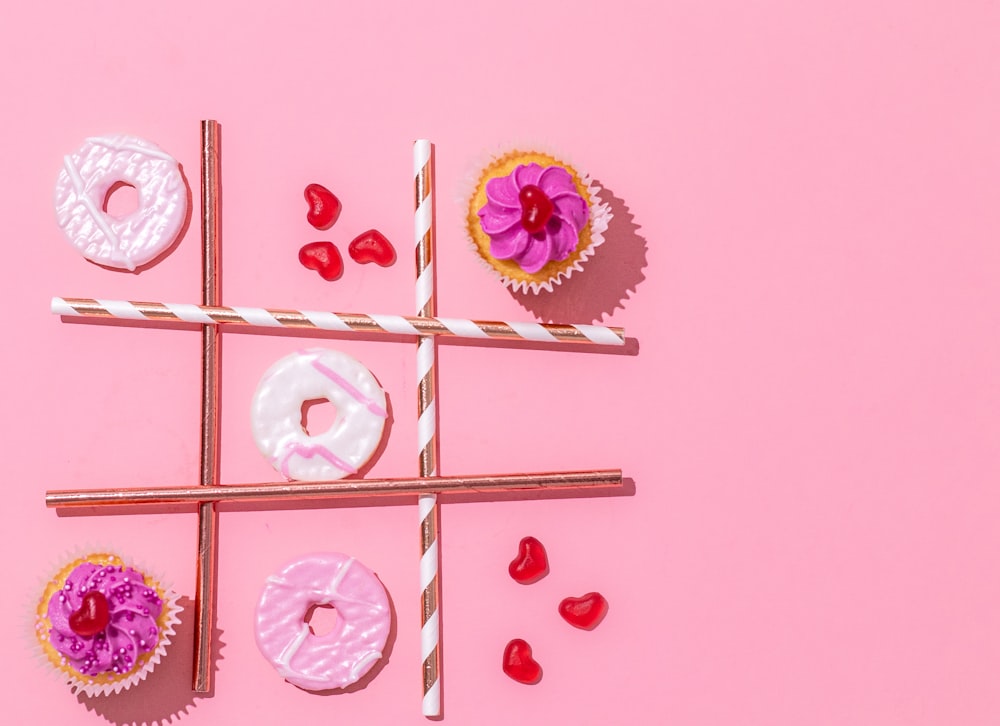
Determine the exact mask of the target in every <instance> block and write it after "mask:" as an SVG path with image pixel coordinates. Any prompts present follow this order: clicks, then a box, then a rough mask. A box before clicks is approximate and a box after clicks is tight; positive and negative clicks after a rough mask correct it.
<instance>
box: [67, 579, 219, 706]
mask: <svg viewBox="0 0 1000 726" xmlns="http://www.w3.org/2000/svg"><path fill="white" fill-rule="evenodd" d="M178 602H179V603H180V605H181V607H183V608H184V610H183V612H181V614H180V620H181V621H180V623H178V625H177V626H176V630H177V632H176V633H175V635H174V638H173V640H172V642H171V643H170V646H169V647H168V648H167V654H166V656H164V658H163V659H162V660H161V661H160V663H159V665H157V666H156V669H155V670H154V671H153V673H151V674H149V676H148V677H147V678H146V680H145V681H143V682H141V683H139V684H138V685H136V686H133V687H132V688H130V689H129V690H127V691H123V692H122V693H119V694H118V695H112V696H98V697H94V698H89V697H87V696H85V695H84V694H82V693H81V694H79V695H78V696H77V700H78V701H79V702H80V703H81V704H83V705H84V706H86V708H87V710H88V711H93V712H94V713H96V714H99V715H100V716H102V717H103V718H105V719H106V720H107V721H109V722H111V723H113V724H117V726H154V725H155V724H166V723H170V722H171V721H173V720H174V719H175V718H179V717H180V716H181V715H182V714H187V713H188V709H190V708H191V707H194V706H197V702H198V701H200V700H201V699H203V698H212V697H213V696H214V695H215V694H214V687H213V691H212V692H209V693H195V692H194V691H192V690H191V683H192V677H193V675H194V672H193V663H192V659H191V657H190V654H191V653H193V652H194V602H193V601H192V600H191V599H190V598H187V597H182V598H180V600H179V601H178ZM224 647H225V643H224V642H223V641H222V631H221V630H219V629H218V628H215V629H214V630H213V631H212V652H213V653H215V657H214V659H213V662H212V669H213V671H218V661H220V660H222V658H223V656H222V655H221V650H222V649H223V648H224Z"/></svg>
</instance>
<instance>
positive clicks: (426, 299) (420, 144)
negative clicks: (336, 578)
mask: <svg viewBox="0 0 1000 726" xmlns="http://www.w3.org/2000/svg"><path fill="white" fill-rule="evenodd" d="M431 153H432V150H431V144H430V142H429V141H427V140H426V139H421V140H419V141H417V142H416V143H415V144H414V145H413V170H414V174H415V176H416V178H415V180H414V198H415V205H416V209H415V212H414V216H413V229H414V238H415V242H416V249H415V251H414V252H415V258H416V259H415V262H416V271H417V275H416V281H415V285H414V291H415V295H416V303H417V315H419V316H422V317H431V316H433V315H434V314H435V313H436V312H437V311H436V307H437V305H436V302H437V301H436V292H435V290H434V167H433V161H432V158H431ZM436 365H437V350H436V344H435V342H434V338H433V337H432V336H429V335H422V336H421V337H420V338H419V339H418V341H417V378H418V383H417V413H418V419H417V442H418V448H417V451H418V456H417V458H418V463H419V467H420V476H421V477H429V476H435V475H436V474H437V407H436V405H435V396H436V393H435V383H436V380H435V379H436V377H437V372H436ZM438 521H439V510H438V507H437V496H436V495H428V496H424V497H421V498H420V549H421V553H420V581H421V584H422V586H423V588H422V592H421V596H420V604H421V614H420V615H421V619H420V622H421V628H420V651H421V653H422V654H423V657H424V664H423V681H424V699H423V714H424V716H430V717H437V716H440V715H441V698H440V693H441V688H440V680H439V679H440V668H441V648H440V642H441V638H440V626H439V614H438V603H439V600H440V587H439V580H438V567H439V563H440V557H439V554H438V539H437V537H438Z"/></svg>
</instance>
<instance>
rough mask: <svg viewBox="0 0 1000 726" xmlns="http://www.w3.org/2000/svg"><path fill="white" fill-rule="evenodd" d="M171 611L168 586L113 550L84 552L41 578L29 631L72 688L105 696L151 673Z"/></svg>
mask: <svg viewBox="0 0 1000 726" xmlns="http://www.w3.org/2000/svg"><path fill="white" fill-rule="evenodd" d="M178 612H180V607H179V606H178V605H177V595H176V594H174V593H173V592H171V591H170V589H169V588H167V587H164V586H163V585H161V584H160V583H159V582H157V581H156V580H155V579H154V578H152V577H150V576H148V575H146V574H144V573H143V572H142V571H140V570H138V569H136V568H135V567H133V566H132V565H130V564H127V563H126V562H125V561H124V560H122V558H120V557H118V556H117V555H113V554H109V553H106V552H98V553H91V554H87V555H85V556H83V557H78V558H75V559H74V560H73V561H71V562H70V563H69V564H67V565H65V566H64V567H62V568H61V569H60V570H59V571H58V572H57V573H56V574H55V575H54V576H53V577H52V578H51V579H50V580H49V581H48V583H47V584H46V587H45V589H44V592H43V593H42V597H41V599H40V600H39V603H38V606H37V608H36V610H35V638H36V639H37V641H38V643H39V644H40V645H41V648H42V653H43V655H44V657H45V660H46V661H47V662H48V663H49V665H51V666H52V667H53V668H55V669H56V671H57V672H58V673H59V674H61V675H62V676H64V677H65V678H66V680H67V681H68V682H69V683H70V685H71V686H72V688H73V690H74V692H79V691H82V692H84V693H86V694H87V695H88V696H97V695H108V694H110V693H119V692H121V691H123V690H125V689H128V688H131V687H132V686H134V685H135V684H137V683H139V682H140V681H142V680H143V679H145V678H146V676H147V675H149V673H151V672H152V670H153V669H154V668H155V667H156V665H157V663H159V662H160V659H161V658H162V657H163V655H164V653H165V652H166V647H167V645H168V644H169V643H170V638H171V637H172V636H173V634H174V625H175V624H176V623H177V622H179V621H178V618H177V613H178Z"/></svg>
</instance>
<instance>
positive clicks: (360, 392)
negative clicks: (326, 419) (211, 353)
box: [251, 348, 388, 481]
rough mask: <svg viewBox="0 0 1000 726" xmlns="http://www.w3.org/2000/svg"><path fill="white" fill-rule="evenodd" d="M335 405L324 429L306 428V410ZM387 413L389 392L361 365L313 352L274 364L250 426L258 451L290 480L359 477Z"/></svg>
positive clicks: (259, 388)
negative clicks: (316, 405)
mask: <svg viewBox="0 0 1000 726" xmlns="http://www.w3.org/2000/svg"><path fill="white" fill-rule="evenodd" d="M316 400H326V401H329V402H330V403H331V404H333V407H334V409H335V412H336V413H335V419H334V422H333V424H332V425H331V426H330V427H329V428H328V429H327V430H326V431H322V432H319V433H317V434H310V433H309V432H307V431H306V430H305V428H303V406H304V405H306V404H307V403H309V402H311V401H316ZM386 418H388V413H387V411H386V402H385V391H383V390H382V387H381V386H380V385H379V384H378V381H376V380H375V376H373V375H372V374H371V371H369V370H368V369H367V368H366V367H365V366H364V365H363V364H362V363H361V362H360V361H358V360H357V359H355V358H352V357H351V356H349V355H347V354H346V353H342V352H340V351H336V350H328V349H324V348H310V349H308V350H303V351H299V352H297V353H292V354H291V355H288V356H285V357H284V358H282V359H281V360H279V361H278V362H276V363H275V364H274V365H272V366H271V367H270V368H269V369H268V371H267V373H265V374H264V377H263V378H262V379H261V381H260V383H259V384H258V386H257V392H256V393H255V394H254V397H253V404H252V407H251V425H252V428H253V437H254V441H255V442H256V443H257V448H258V449H260V451H261V453H262V454H264V456H265V457H267V459H268V461H270V462H271V465H272V466H274V468H275V469H277V470H278V471H280V472H281V473H282V474H283V475H284V476H285V477H287V478H288V479H298V480H300V481H324V480H328V479H341V478H343V477H345V476H347V475H348V474H355V473H357V471H358V469H359V468H360V467H361V466H362V465H364V463H365V462H366V461H368V459H370V458H371V456H372V454H374V453H375V450H376V449H377V448H378V445H379V442H380V441H381V440H382V430H383V428H384V426H385V421H386Z"/></svg>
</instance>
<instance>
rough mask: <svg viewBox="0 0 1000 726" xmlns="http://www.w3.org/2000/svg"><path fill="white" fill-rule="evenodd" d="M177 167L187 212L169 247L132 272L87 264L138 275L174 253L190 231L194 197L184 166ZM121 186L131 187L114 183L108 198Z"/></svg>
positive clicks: (97, 264) (119, 268) (96, 263)
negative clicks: (182, 181) (181, 181)
mask: <svg viewBox="0 0 1000 726" xmlns="http://www.w3.org/2000/svg"><path fill="white" fill-rule="evenodd" d="M177 167H178V168H179V169H180V172H181V179H183V180H184V192H185V195H186V197H187V211H186V212H185V214H184V221H183V222H182V223H181V228H180V229H179V230H178V231H177V235H176V236H175V237H174V239H173V241H172V242H171V243H170V244H169V245H167V247H165V248H164V250H163V251H162V252H160V254H158V255H157V256H156V257H154V258H153V259H151V260H150V261H149V262H146V263H143V264H141V265H138V266H136V268H135V269H134V270H128V269H125V268H123V267H112V266H110V265H102V264H101V263H100V262H94V261H93V260H87V261H88V262H90V264H92V265H96V266H97V267H100V268H101V269H104V270H107V271H108V272H125V273H128V274H130V275H138V274H140V273H143V272H145V271H146V270H148V269H149V268H151V267H154V266H155V265H157V264H159V263H160V262H162V261H163V260H165V259H166V258H168V257H169V256H170V255H172V254H173V253H174V250H176V249H177V246H178V245H179V244H180V243H181V240H183V239H184V238H185V237H186V236H187V233H188V229H190V227H191V219H192V215H193V213H194V212H193V207H192V205H193V199H194V197H193V196H192V194H191V183H190V182H189V181H188V178H187V174H185V173H184V165H183V164H181V163H180V162H178V163H177ZM122 186H132V185H131V184H129V183H128V182H116V183H115V184H114V185H112V187H111V190H110V191H109V192H108V196H109V197H110V195H112V194H113V193H114V192H115V191H116V190H117V189H119V188H121V187H122ZM106 206H107V199H105V211H106Z"/></svg>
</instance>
